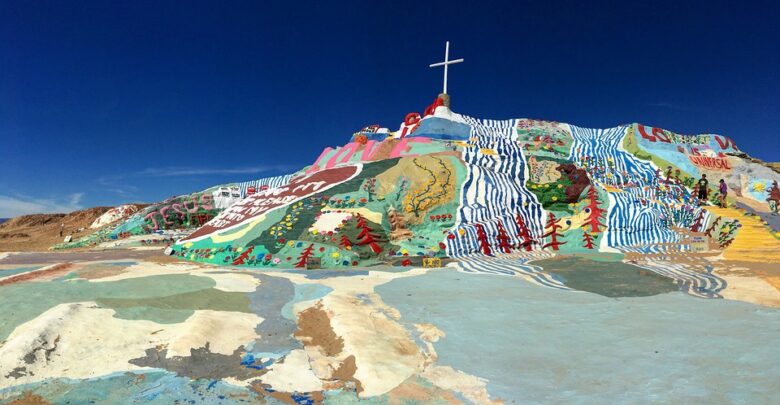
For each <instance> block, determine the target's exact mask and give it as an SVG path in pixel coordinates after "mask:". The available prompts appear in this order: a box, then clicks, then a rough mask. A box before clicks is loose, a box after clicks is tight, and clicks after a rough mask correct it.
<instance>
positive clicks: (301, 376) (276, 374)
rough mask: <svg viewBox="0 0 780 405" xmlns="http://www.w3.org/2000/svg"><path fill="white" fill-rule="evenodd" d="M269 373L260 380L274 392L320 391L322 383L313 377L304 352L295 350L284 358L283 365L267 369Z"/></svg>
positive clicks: (307, 357) (277, 364)
mask: <svg viewBox="0 0 780 405" xmlns="http://www.w3.org/2000/svg"><path fill="white" fill-rule="evenodd" d="M268 369H269V370H270V371H268V373H266V374H265V375H263V376H262V377H260V380H261V381H262V382H263V383H265V384H268V385H270V386H271V388H273V389H274V390H277V391H283V392H313V391H321V390H322V389H323V388H322V381H320V379H319V378H317V376H316V375H314V372H313V371H312V369H311V367H310V366H309V356H308V355H307V354H306V352H305V351H303V350H301V349H296V350H293V351H291V352H290V353H289V354H287V356H285V357H284V362H283V363H275V364H273V365H272V366H270V367H268Z"/></svg>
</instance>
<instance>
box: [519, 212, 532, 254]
mask: <svg viewBox="0 0 780 405" xmlns="http://www.w3.org/2000/svg"><path fill="white" fill-rule="evenodd" d="M515 221H516V222H517V227H518V228H519V229H520V233H519V234H518V235H517V236H518V237H519V238H520V239H522V241H520V247H522V248H525V250H526V251H528V252H530V251H531V249H533V244H534V243H535V242H534V240H533V239H532V238H531V233H530V232H528V227H527V226H525V221H524V220H523V216H522V215H520V214H519V213H518V214H517V216H516V217H515Z"/></svg>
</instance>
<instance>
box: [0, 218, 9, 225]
mask: <svg viewBox="0 0 780 405" xmlns="http://www.w3.org/2000/svg"><path fill="white" fill-rule="evenodd" d="M9 219H11V218H0V224H2V223H3V222H5V221H8V220H9Z"/></svg>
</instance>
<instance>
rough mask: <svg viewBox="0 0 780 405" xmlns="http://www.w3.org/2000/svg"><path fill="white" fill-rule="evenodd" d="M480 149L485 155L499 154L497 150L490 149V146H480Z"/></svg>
mask: <svg viewBox="0 0 780 405" xmlns="http://www.w3.org/2000/svg"><path fill="white" fill-rule="evenodd" d="M479 151H480V152H482V154H483V155H497V154H498V153H496V151H495V150H493V149H490V148H480V149H479Z"/></svg>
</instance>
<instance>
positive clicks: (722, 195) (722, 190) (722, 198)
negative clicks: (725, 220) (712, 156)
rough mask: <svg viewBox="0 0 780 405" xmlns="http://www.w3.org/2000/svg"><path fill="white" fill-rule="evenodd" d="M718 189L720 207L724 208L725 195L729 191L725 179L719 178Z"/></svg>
mask: <svg viewBox="0 0 780 405" xmlns="http://www.w3.org/2000/svg"><path fill="white" fill-rule="evenodd" d="M718 191H719V192H720V207H721V208H726V195H728V193H729V186H727V185H726V181H725V180H723V179H720V182H719V184H718Z"/></svg>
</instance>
